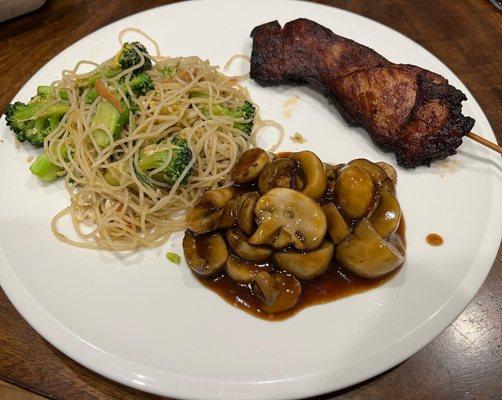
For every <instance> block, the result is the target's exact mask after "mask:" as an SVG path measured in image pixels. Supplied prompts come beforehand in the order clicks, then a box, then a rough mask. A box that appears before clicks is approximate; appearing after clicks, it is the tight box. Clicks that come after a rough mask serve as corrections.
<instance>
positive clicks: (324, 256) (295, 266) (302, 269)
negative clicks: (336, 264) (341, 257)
mask: <svg viewBox="0 0 502 400" xmlns="http://www.w3.org/2000/svg"><path fill="white" fill-rule="evenodd" d="M334 251H335V246H334V245H333V243H332V242H330V241H328V240H325V241H324V242H323V243H322V244H321V246H320V247H319V248H317V249H315V250H312V251H301V252H299V251H295V250H288V251H284V252H278V253H275V254H274V255H273V256H272V259H273V260H274V263H275V265H277V267H279V268H280V269H282V270H283V271H287V272H291V273H292V274H293V275H295V276H297V277H298V278H301V279H312V278H315V277H317V276H319V275H321V274H323V273H324V272H325V271H326V270H327V269H328V267H329V265H330V263H331V260H332V259H333V253H334Z"/></svg>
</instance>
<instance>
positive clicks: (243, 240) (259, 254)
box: [227, 228, 272, 262]
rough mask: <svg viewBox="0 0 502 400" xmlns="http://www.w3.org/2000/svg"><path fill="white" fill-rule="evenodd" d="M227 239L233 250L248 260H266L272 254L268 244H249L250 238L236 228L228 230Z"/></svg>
mask: <svg viewBox="0 0 502 400" xmlns="http://www.w3.org/2000/svg"><path fill="white" fill-rule="evenodd" d="M227 241H228V245H229V246H230V248H231V249H232V251H233V252H234V253H235V254H237V255H238V256H239V257H240V258H242V259H244V260H246V261H257V262H260V261H265V260H266V259H268V258H269V257H270V255H271V254H272V249H270V248H269V247H267V246H255V245H253V244H249V243H248V238H247V237H246V236H245V235H244V234H243V233H242V232H241V231H239V230H238V229H235V228H234V229H230V230H229V231H227Z"/></svg>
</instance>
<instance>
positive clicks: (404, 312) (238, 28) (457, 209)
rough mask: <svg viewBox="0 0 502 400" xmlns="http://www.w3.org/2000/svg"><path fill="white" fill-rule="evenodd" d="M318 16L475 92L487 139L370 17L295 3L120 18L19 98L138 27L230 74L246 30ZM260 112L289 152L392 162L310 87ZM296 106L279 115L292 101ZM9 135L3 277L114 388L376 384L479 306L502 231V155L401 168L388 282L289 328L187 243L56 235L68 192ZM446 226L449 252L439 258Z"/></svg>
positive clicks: (187, 390)
mask: <svg viewBox="0 0 502 400" xmlns="http://www.w3.org/2000/svg"><path fill="white" fill-rule="evenodd" d="M300 16H301V17H306V18H310V19H312V20H315V21H317V22H319V23H321V24H323V25H325V26H327V27H329V28H331V29H332V30H334V31H335V32H336V33H338V34H340V35H343V36H347V37H349V38H352V39H355V40H356V41H359V42H361V43H364V44H366V45H369V46H370V47H372V48H374V49H375V50H377V51H378V52H380V53H381V54H383V55H384V56H386V57H388V58H389V59H391V60H393V61H396V62H403V63H413V64H417V65H420V66H422V67H425V68H428V69H430V70H432V71H435V72H438V73H440V74H441V75H443V76H445V77H447V78H448V79H449V80H450V81H451V83H452V84H453V85H455V86H456V87H458V88H460V89H461V90H462V91H463V92H464V93H466V94H467V96H468V98H469V100H468V101H467V102H466V103H464V113H465V114H466V115H471V116H473V117H474V118H475V119H476V126H475V129H474V131H475V132H478V133H481V134H483V135H484V136H486V137H488V138H489V139H492V140H493V139H494V136H493V132H492V130H491V128H490V125H489V123H488V121H487V120H486V117H485V116H484V114H483V112H482V111H481V109H480V108H479V105H478V104H477V103H476V101H475V100H474V98H473V97H472V95H471V94H470V93H469V92H468V90H467V89H466V88H465V86H464V85H463V84H462V83H461V82H460V81H459V80H458V79H457V78H456V77H455V75H454V74H453V73H452V72H451V71H450V70H449V69H448V68H447V67H446V66H444V65H443V64H442V63H441V62H440V61H439V60H438V59H437V58H435V57H434V56H433V55H431V54H430V53H428V52H427V51H426V50H425V49H423V48H422V47H420V46H418V45H417V44H416V43H414V42H412V41H411V40H409V39H407V38H405V37H404V36H402V35H400V34H399V33H396V32H394V31H392V30H390V29H389V28H386V27H385V26H382V25H380V24H378V23H376V22H373V21H370V20H368V19H365V18H363V17H360V16H357V15H354V14H351V13H348V12H345V11H341V10H338V9H335V8H329V7H324V6H320V5H315V4H309V3H304V2H296V1H281V0H273V1H271V0H269V1H264V0H261V1H256V0H255V1H245V0H225V1H212V0H209V1H204V2H197V1H192V2H186V3H178V4H174V5H171V6H168V7H161V8H156V9H153V10H149V11H146V12H143V13H141V14H137V15H134V16H131V17H129V18H126V19H124V20H121V21H118V22H115V23H113V24H111V25H109V26H107V27H105V28H103V29H100V30H99V31H97V32H95V33H93V34H92V35H89V36H88V37H86V38H84V39H82V40H81V41H79V42H77V43H75V44H74V45H73V46H71V47H69V48H68V49H66V50H65V51H63V52H62V53H61V54H59V55H58V56H57V57H55V58H54V59H53V60H52V61H51V62H49V63H48V64H47V65H46V66H45V67H43V68H42V69H41V70H40V71H39V72H38V73H37V74H36V75H35V76H34V77H33V78H32V79H30V81H29V82H28V83H27V84H26V85H25V86H24V88H23V89H22V90H21V91H20V92H19V94H18V95H17V96H16V99H19V100H24V101H26V100H27V99H29V97H30V96H31V95H32V94H33V93H34V92H35V88H36V86H37V85H38V84H43V83H48V82H51V81H52V80H54V79H57V78H58V76H59V74H60V72H61V71H62V70H63V69H65V68H68V67H71V66H73V65H74V64H75V63H76V62H77V61H78V60H80V59H83V58H86V59H92V60H97V61H100V60H103V59H105V58H108V57H110V55H111V54H114V53H115V51H116V50H117V48H118V41H117V37H118V33H119V32H120V30H121V29H123V28H126V27H137V28H140V29H143V30H144V31H146V32H148V33H149V34H150V35H152V36H153V37H155V38H156V39H157V40H158V41H159V43H160V47H161V49H162V52H163V53H164V54H169V55H192V54H197V55H199V56H201V57H207V58H209V59H210V60H211V61H212V62H213V63H215V64H220V65H221V64H223V63H224V62H225V61H226V60H227V59H228V58H229V57H230V56H231V55H233V54H235V53H244V54H249V52H250V49H251V40H250V39H249V33H250V31H251V29H252V28H253V27H254V26H256V25H258V24H261V23H264V22H268V21H271V20H274V19H279V21H280V22H281V23H284V22H286V21H288V20H291V19H294V18H297V17H300ZM247 86H248V87H249V89H250V92H251V94H252V97H253V99H254V100H256V101H257V102H258V104H260V106H261V109H262V112H263V115H264V116H265V117H270V118H274V119H276V120H278V121H279V122H281V123H283V124H284V126H285V127H286V130H287V132H288V134H289V135H291V134H293V133H294V132H296V131H299V132H301V133H302V134H303V135H304V136H305V137H306V138H307V139H308V142H307V143H306V144H305V145H296V144H293V143H292V142H291V141H290V140H289V139H286V140H285V142H284V144H283V146H282V149H284V150H295V149H300V148H309V149H312V150H314V151H315V152H316V153H317V154H319V155H320V156H321V158H322V159H324V160H326V161H329V162H333V163H337V162H344V161H348V160H349V159H351V158H355V157H361V156H362V157H367V158H369V159H372V160H385V161H387V162H391V163H394V157H393V156H392V155H391V154H384V153H382V152H381V151H380V150H378V149H377V148H376V147H375V146H373V145H372V143H371V141H370V140H369V138H368V136H367V134H365V133H364V132H363V131H362V130H360V129H355V128H349V127H347V126H346V125H345V123H344V122H343V121H342V119H341V117H340V116H339V114H338V113H337V112H336V111H335V109H334V108H333V107H332V106H330V105H329V104H328V102H327V101H326V100H325V99H324V98H322V97H320V96H319V95H317V94H315V93H313V92H312V91H311V90H308V89H305V88H295V87H279V88H261V87H259V86H257V85H256V84H254V83H253V82H251V81H249V82H247ZM292 95H297V96H299V97H300V101H299V103H298V104H296V105H295V106H293V107H292V108H291V116H290V117H289V118H287V117H286V116H285V115H284V114H283V111H284V107H283V103H284V101H285V100H286V99H287V98H288V97H290V96H292ZM0 135H1V137H2V138H3V139H4V141H5V142H4V143H0V171H2V172H1V174H2V183H3V185H2V187H3V188H4V189H3V191H2V195H1V196H0V226H1V229H0V244H1V249H0V282H1V284H2V287H3V289H4V290H5V291H6V293H7V295H8V296H9V298H10V299H11V301H12V302H13V303H14V305H15V306H16V307H17V309H18V310H19V311H20V312H21V314H22V315H23V316H24V317H25V318H26V319H27V320H28V321H29V322H30V324H31V325H32V326H33V327H34V328H35V329H36V330H37V331H38V332H39V333H40V334H41V335H42V336H44V337H45V338H46V339H47V340H48V341H50V342H51V343H52V344H53V345H55V346H56V347H57V348H59V349H60V350H61V351H63V352H64V353H66V354H67V355H69V356H70V357H72V358H73V359H75V360H77V361H78V362H80V363H82V364H83V365H85V366H87V367H89V368H91V369H92V370H94V371H97V372H99V373H101V374H103V375H105V376H107V377H109V378H111V379H114V380H117V381H119V382H122V383H125V384H127V385H130V386H134V387H136V388H139V389H142V390H146V391H150V392H155V393H159V394H164V395H168V396H174V397H182V398H190V399H205V400H208V399H232V400H236V399H256V398H260V399H289V398H298V397H303V396H311V395H315V394H319V393H323V392H328V391H331V390H335V389H340V388H343V387H346V386H348V385H351V384H354V383H357V382H360V381H362V380H364V379H367V378H370V377H372V376H374V375H376V374H378V373H380V372H382V371H384V370H386V369H388V368H391V367H392V366H394V365H396V364H398V363H399V362H401V361H403V360H404V359H406V358H407V357H409V356H410V355H412V354H413V353H415V352H416V351H417V350H419V349H420V348H421V347H423V346H424V345H425V344H427V343H428V342H429V341H430V340H432V339H433V338H434V337H435V336H436V335H438V334H439V333H440V332H441V331H442V330H443V329H444V328H446V327H447V326H448V325H449V324H450V323H451V322H452V321H453V320H454V319H455V318H456V316H457V315H458V314H459V313H460V312H461V311H462V309H463V308H464V307H465V306H466V305H467V304H468V303H469V301H470V300H471V299H472V297H473V296H474V294H475V293H476V291H477V290H478V288H479V287H480V285H481V283H482V282H483V280H484V279H485V277H486V275H487V273H488V271H489V269H490V267H491V266H492V263H493V260H494V257H495V254H496V251H497V248H498V245H499V242H500V238H501V228H502V211H501V210H502V208H501V205H502V201H501V199H502V185H501V167H500V165H501V164H500V157H498V156H496V155H495V154H493V153H490V152H489V151H488V150H485V149H484V148H482V147H481V146H479V145H477V144H475V143H470V142H469V143H465V144H464V145H462V148H461V150H460V151H459V154H458V155H457V156H455V157H451V158H450V159H449V161H448V162H446V163H444V162H443V163H436V164H434V166H433V167H431V168H418V169H416V170H414V171H408V170H403V169H399V176H400V179H399V185H398V195H399V198H400V201H401V204H402V208H403V210H404V213H405V216H406V225H407V241H408V259H407V260H408V261H407V262H406V265H405V266H404V268H403V269H402V270H401V271H400V272H399V274H398V275H397V276H396V277H395V278H394V279H393V280H391V281H390V282H388V283H387V284H386V285H384V286H382V287H380V288H377V289H374V290H371V291H369V292H366V293H364V294H359V295H355V296H352V297H348V298H345V299H343V300H340V301H336V302H332V303H329V304H325V305H322V306H315V307H311V308H308V309H306V310H303V311H302V312H300V313H299V314H298V315H297V316H295V317H293V318H291V319H288V320H286V321H284V322H280V323H271V322H266V321H262V320H259V319H256V318H254V317H252V316H250V315H248V314H246V313H244V312H243V311H241V310H239V309H237V308H233V307H231V306H230V305H228V304H227V303H226V302H225V301H223V300H222V299H220V298H219V297H218V296H217V295H215V294H214V293H213V292H211V291H209V290H207V289H205V288H203V287H201V285H200V284H199V283H198V282H197V281H196V280H195V279H194V277H193V276H192V275H191V273H190V272H189V270H188V268H187V267H186V266H185V265H181V266H179V267H178V266H175V265H173V264H170V263H168V262H167V261H166V259H165V257H164V254H165V253H166V251H168V250H171V251H177V252H181V250H180V240H179V239H180V235H177V236H176V237H173V239H172V241H171V242H170V243H168V244H166V245H165V246H163V247H162V248H159V249H156V250H152V251H141V252H138V253H136V254H132V255H113V254H110V253H102V252H96V251H91V250H81V249H77V248H73V247H70V246H67V245H65V244H63V243H61V242H59V241H58V240H57V239H55V238H54V237H53V236H52V234H51V233H50V227H49V224H50V221H51V218H52V216H53V215H54V214H55V213H56V212H57V211H58V210H60V209H62V208H63V207H65V205H66V204H67V202H68V196H67V194H66V192H65V190H64V188H63V185H62V184H61V183H57V184H53V185H42V184H40V183H39V182H38V181H37V180H36V179H35V178H34V177H32V176H31V175H30V174H29V172H28V170H27V168H28V163H27V162H26V157H27V155H28V154H35V153H36V152H35V150H33V149H31V148H29V147H28V146H23V147H22V148H21V149H19V150H16V149H15V148H14V144H13V140H12V134H11V133H10V132H9V131H8V130H7V128H6V127H5V122H4V121H3V120H2V121H1V125H0ZM430 232H437V233H439V234H441V236H443V237H444V239H445V244H444V245H443V246H442V247H439V248H432V247H430V246H428V245H427V244H426V243H425V236H426V235H427V234H428V233H430Z"/></svg>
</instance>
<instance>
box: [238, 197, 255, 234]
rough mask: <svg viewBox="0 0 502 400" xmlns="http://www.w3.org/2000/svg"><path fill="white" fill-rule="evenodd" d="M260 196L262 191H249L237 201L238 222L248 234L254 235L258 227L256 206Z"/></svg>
mask: <svg viewBox="0 0 502 400" xmlns="http://www.w3.org/2000/svg"><path fill="white" fill-rule="evenodd" d="M259 198H260V193H258V192H249V193H245V194H243V195H242V196H241V197H239V201H238V203H237V224H238V225H239V228H240V229H241V231H242V232H244V233H245V234H246V235H252V234H253V232H254V231H255V229H256V223H255V221H254V207H255V205H256V202H257V201H258V199H259Z"/></svg>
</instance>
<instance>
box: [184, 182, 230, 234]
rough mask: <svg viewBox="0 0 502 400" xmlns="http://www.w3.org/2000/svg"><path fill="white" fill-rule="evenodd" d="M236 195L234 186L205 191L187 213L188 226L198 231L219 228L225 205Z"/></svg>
mask: <svg viewBox="0 0 502 400" xmlns="http://www.w3.org/2000/svg"><path fill="white" fill-rule="evenodd" d="M234 196H235V189H234V188H230V187H227V188H223V189H216V190H209V191H207V192H205V193H204V194H203V195H202V197H201V199H200V201H199V202H198V203H197V204H196V205H195V206H194V207H193V208H192V209H191V210H190V211H189V212H188V213H187V215H186V217H185V222H186V224H187V227H188V228H189V229H190V230H191V231H193V232H195V233H197V234H202V233H207V232H211V231H214V230H215V229H218V226H219V223H220V218H221V217H222V215H223V212H224V209H223V208H224V207H225V205H226V204H227V203H228V202H229V201H230V200H232V198H233V197H234Z"/></svg>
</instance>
